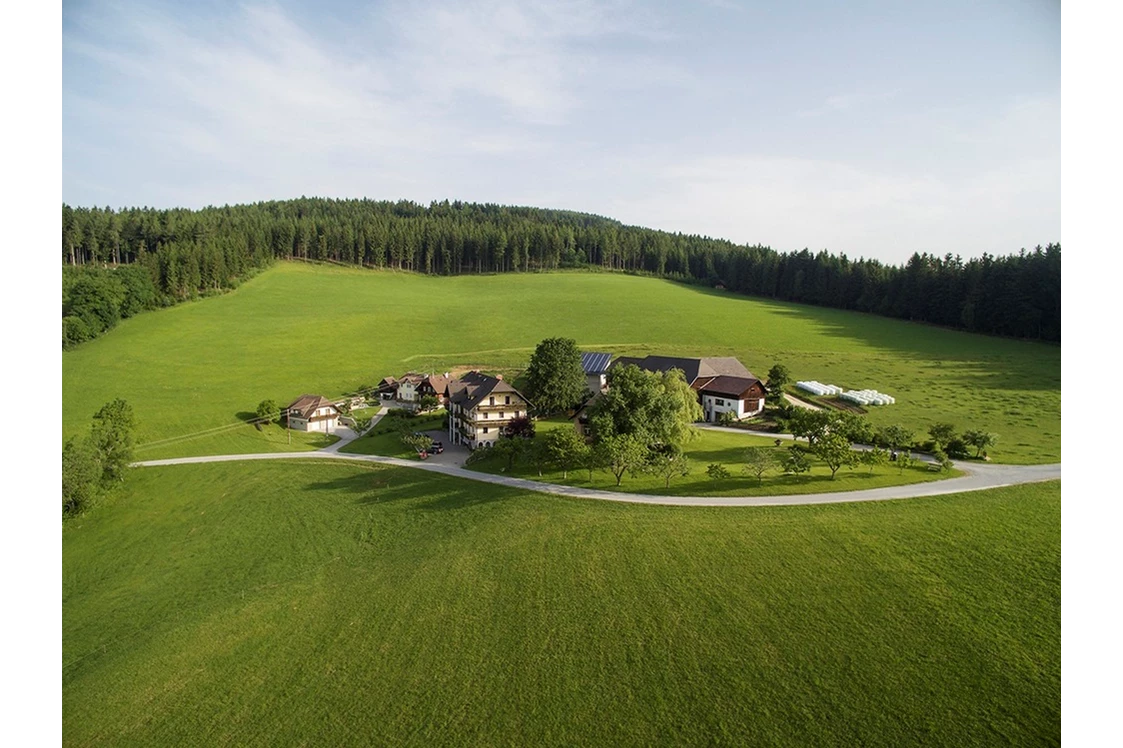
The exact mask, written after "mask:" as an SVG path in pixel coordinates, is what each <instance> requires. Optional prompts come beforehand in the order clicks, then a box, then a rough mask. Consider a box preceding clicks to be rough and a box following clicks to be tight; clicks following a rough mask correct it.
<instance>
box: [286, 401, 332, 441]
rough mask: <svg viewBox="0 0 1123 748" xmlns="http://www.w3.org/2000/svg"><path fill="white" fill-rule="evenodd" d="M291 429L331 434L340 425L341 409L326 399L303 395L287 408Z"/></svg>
mask: <svg viewBox="0 0 1123 748" xmlns="http://www.w3.org/2000/svg"><path fill="white" fill-rule="evenodd" d="M285 417H286V418H287V419H288V424H289V428H291V429H296V430H297V431H321V432H323V433H325V434H331V433H333V432H334V431H335V429H336V427H337V426H338V425H339V408H337V407H335V404H334V403H332V401H331V400H328V399H327V398H326V397H321V396H320V395H301V396H300V397H298V398H297V399H296V400H295V401H293V403H292V404H291V405H289V406H288V407H287V408H285Z"/></svg>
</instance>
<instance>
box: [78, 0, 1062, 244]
mask: <svg viewBox="0 0 1123 748" xmlns="http://www.w3.org/2000/svg"><path fill="white" fill-rule="evenodd" d="M62 50H63V81H62V114H63V119H62V125H63V139H62V166H63V175H62V176H63V179H62V193H63V200H64V201H65V202H68V203H70V204H72V205H94V204H96V205H111V206H114V207H121V206H128V205H151V206H157V207H170V206H187V207H200V206H203V205H207V204H223V203H237V202H252V201H257V200H267V199H278V198H288V197H298V196H300V195H323V196H330V197H371V198H376V199H398V198H407V199H412V200H417V201H419V202H423V203H427V202H429V201H430V200H435V199H436V200H439V199H444V198H449V199H462V200H469V201H477V202H498V203H508V204H519V205H537V206H542V207H554V208H568V209H573V210H582V211H588V212H592V213H598V214H601V215H607V216H611V217H613V218H617V219H619V220H621V221H624V222H625V223H630V224H639V225H645V226H652V227H655V228H661V229H667V230H671V231H683V232H688V233H698V234H707V235H710V236H720V237H724V238H727V239H730V240H732V241H735V242H747V243H757V242H759V243H761V244H767V245H770V246H772V247H773V248H774V249H778V250H782V251H786V250H794V249H802V248H803V247H808V248H810V249H812V250H819V249H827V250H830V251H833V252H845V253H846V254H848V255H850V256H851V257H858V256H866V257H877V258H880V259H882V260H886V261H890V262H903V261H904V260H905V259H907V257H908V256H909V255H910V254H912V252H914V251H928V252H935V253H938V254H944V253H946V252H952V253H958V254H961V255H963V256H964V257H967V256H974V255H979V254H981V253H983V252H992V253H1008V252H1015V251H1017V250H1018V249H1019V248H1021V247H1023V246H1024V247H1032V246H1034V245H1036V244H1044V243H1047V242H1050V241H1059V239H1060V215H1061V197H1060V194H1061V193H1060V191H1061V178H1060V170H1061V160H1060V148H1061V146H1060V142H1061V141H1060V120H1061V100H1060V72H1061V71H1060V68H1061V64H1060V60H1061V57H1060V4H1059V3H1057V2H1041V1H1040V0H1023V1H1022V2H965V3H960V2H940V3H931V4H920V3H912V2H847V3H831V2H806V3H803V2H787V3H768V4H765V3H755V2H737V1H736V0H711V1H710V2H694V3H669V2H662V3H657V2H647V3H639V2H590V1H587V0H578V1H575V2H550V3H539V2H533V1H531V2H509V1H501V2H490V1H487V2H472V1H468V2H442V1H432V2H431V1H429V0H417V1H411V2H385V3H369V4H368V3H348V2H338V1H333V2H320V3H315V4H313V3H296V2H281V3H276V2H248V3H242V4H237V3H182V4H173V3H161V2H145V3H133V2H121V3H103V2H98V3H86V2H66V3H64V4H63V37H62Z"/></svg>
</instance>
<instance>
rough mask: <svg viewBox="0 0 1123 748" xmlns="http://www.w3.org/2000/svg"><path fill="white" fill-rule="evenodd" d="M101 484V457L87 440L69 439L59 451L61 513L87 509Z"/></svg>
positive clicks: (75, 512)
mask: <svg viewBox="0 0 1123 748" xmlns="http://www.w3.org/2000/svg"><path fill="white" fill-rule="evenodd" d="M100 482H101V457H100V456H99V455H98V451H97V449H95V448H94V445H93V444H92V443H91V442H90V440H89V439H78V438H72V439H70V440H69V441H67V442H66V445H65V446H63V448H62V513H63V514H78V513H79V512H81V511H82V510H84V509H85V508H86V507H88V506H89V505H90V502H92V501H93V499H94V497H95V496H97V493H98V483H100Z"/></svg>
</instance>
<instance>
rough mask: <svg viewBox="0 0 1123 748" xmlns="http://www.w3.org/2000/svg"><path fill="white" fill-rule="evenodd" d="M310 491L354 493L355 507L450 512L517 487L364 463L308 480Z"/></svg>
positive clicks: (508, 494)
mask: <svg viewBox="0 0 1123 748" xmlns="http://www.w3.org/2000/svg"><path fill="white" fill-rule="evenodd" d="M307 488H308V489H309V490H312V491H331V492H344V493H347V494H352V495H354V497H355V498H354V504H355V505H356V506H377V505H402V504H409V503H412V504H413V506H411V507H409V508H411V509H414V510H417V511H442V512H443V511H453V510H458V509H466V508H468V507H475V506H480V505H483V504H491V503H495V502H498V501H503V500H505V499H509V498H511V497H512V496H513V495H515V494H517V493H519V491H518V489H512V488H506V487H503V486H496V485H492V484H487V483H476V482H474V481H470V480H466V479H464V478H454V477H451V476H446V475H438V474H434V473H429V472H426V471H422V470H414V469H410V468H402V467H393V466H374V465H370V466H364V469H362V470H361V471H360V472H359V473H357V474H352V475H344V476H340V477H338V478H332V479H330V480H323V481H317V482H314V483H309V484H308V486H307Z"/></svg>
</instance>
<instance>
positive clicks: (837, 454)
mask: <svg viewBox="0 0 1123 748" xmlns="http://www.w3.org/2000/svg"><path fill="white" fill-rule="evenodd" d="M811 451H812V452H813V453H814V454H815V456H816V457H818V458H819V459H820V460H822V461H823V462H824V463H826V465H827V467H828V468H830V470H831V480H834V476H835V473H837V472H838V469H839V468H840V467H842V466H843V465H853V464H855V462H856V461H857V455H856V454H855V453H854V450H853V449H851V447H850V440H849V439H847V438H846V437H845V436H843V435H842V434H839V433H837V432H833V433H829V434H825V435H824V436H821V437H819V439H818V440H817V441H816V442H815V446H814V447H812V448H811Z"/></svg>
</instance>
